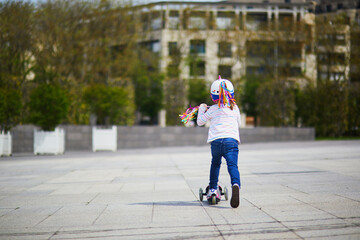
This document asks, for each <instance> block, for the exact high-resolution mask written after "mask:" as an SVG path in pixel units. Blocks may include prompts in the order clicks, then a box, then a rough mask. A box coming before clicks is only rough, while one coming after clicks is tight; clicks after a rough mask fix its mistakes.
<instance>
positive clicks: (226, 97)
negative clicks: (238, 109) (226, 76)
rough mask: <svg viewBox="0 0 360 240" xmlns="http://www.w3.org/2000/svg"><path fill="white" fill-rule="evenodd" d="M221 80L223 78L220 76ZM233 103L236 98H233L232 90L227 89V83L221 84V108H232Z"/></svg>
mask: <svg viewBox="0 0 360 240" xmlns="http://www.w3.org/2000/svg"><path fill="white" fill-rule="evenodd" d="M219 80H221V76H220V75H219ZM231 101H235V100H234V98H233V97H232V96H231V93H230V90H229V89H228V88H227V86H226V83H225V81H222V82H221V83H220V89H219V103H218V105H219V107H220V106H227V107H230V106H231Z"/></svg>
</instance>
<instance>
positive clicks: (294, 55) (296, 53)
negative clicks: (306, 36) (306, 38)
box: [278, 42, 302, 62]
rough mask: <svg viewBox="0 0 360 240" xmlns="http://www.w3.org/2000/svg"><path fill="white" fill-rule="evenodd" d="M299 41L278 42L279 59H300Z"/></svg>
mask: <svg viewBox="0 0 360 240" xmlns="http://www.w3.org/2000/svg"><path fill="white" fill-rule="evenodd" d="M301 47H302V46H301V43H298V42H279V45H278V54H279V59H280V60H285V61H286V62H287V61H289V60H301V51H302V48H301Z"/></svg>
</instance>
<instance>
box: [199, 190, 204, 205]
mask: <svg viewBox="0 0 360 240" xmlns="http://www.w3.org/2000/svg"><path fill="white" fill-rule="evenodd" d="M203 196H204V194H203V189H202V188H200V189H199V200H200V202H202V201H203Z"/></svg>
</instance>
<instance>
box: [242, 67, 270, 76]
mask: <svg viewBox="0 0 360 240" xmlns="http://www.w3.org/2000/svg"><path fill="white" fill-rule="evenodd" d="M265 73H266V71H265V67H264V66H259V67H247V68H246V75H247V76H252V75H256V76H263V75H264V74H265Z"/></svg>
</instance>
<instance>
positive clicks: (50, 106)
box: [29, 83, 69, 131]
mask: <svg viewBox="0 0 360 240" xmlns="http://www.w3.org/2000/svg"><path fill="white" fill-rule="evenodd" d="M68 106H69V102H68V96H67V94H66V93H65V91H64V90H63V89H62V88H61V87H60V86H59V85H56V84H48V83H42V84H39V85H38V86H37V87H36V88H35V89H34V90H33V91H32V92H31V93H30V101H29V109H30V114H29V115H30V116H29V118H30V122H31V123H33V124H35V125H37V126H39V127H41V129H42V130H44V131H53V130H54V129H55V127H56V126H58V125H59V124H60V123H61V122H62V121H63V120H64V119H65V117H66V115H67V111H68Z"/></svg>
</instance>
